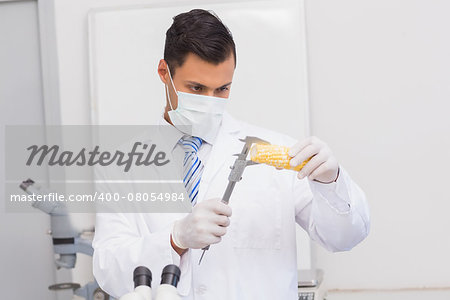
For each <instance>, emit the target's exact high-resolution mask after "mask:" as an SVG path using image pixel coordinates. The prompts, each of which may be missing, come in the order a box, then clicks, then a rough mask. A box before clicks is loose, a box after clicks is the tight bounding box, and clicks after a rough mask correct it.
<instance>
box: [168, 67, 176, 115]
mask: <svg viewBox="0 0 450 300" xmlns="http://www.w3.org/2000/svg"><path fill="white" fill-rule="evenodd" d="M166 64H167V63H166ZM167 71H169V78H170V82H171V83H172V87H173V90H174V91H175V93H176V94H177V95H178V91H177V89H176V88H175V84H174V83H173V79H172V74H170V68H169V64H167ZM166 92H167V97H168V98H169V105H170V109H171V110H173V107H172V99H170V94H169V87H168V86H167V84H166Z"/></svg>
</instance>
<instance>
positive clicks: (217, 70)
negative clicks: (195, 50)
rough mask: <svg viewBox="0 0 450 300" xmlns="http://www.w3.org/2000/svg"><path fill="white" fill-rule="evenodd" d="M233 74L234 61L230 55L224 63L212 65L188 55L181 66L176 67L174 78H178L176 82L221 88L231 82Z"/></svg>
mask: <svg viewBox="0 0 450 300" xmlns="http://www.w3.org/2000/svg"><path fill="white" fill-rule="evenodd" d="M233 74H234V59H233V56H232V55H231V56H230V57H229V58H228V59H227V60H225V61H224V62H221V63H219V64H213V63H209V62H207V61H205V60H202V59H201V58H200V57H198V56H196V55H194V54H188V56H187V57H186V60H185V61H184V63H183V65H182V66H180V67H177V69H176V76H175V77H178V78H177V79H178V80H182V81H185V82H187V81H190V82H192V83H199V84H201V85H205V86H210V85H214V86H215V85H218V86H222V85H225V84H228V83H230V82H231V81H232V78H233Z"/></svg>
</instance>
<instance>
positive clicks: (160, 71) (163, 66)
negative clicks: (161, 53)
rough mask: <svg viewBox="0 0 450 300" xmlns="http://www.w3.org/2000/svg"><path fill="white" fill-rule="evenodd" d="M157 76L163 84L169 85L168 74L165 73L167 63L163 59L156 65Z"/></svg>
mask: <svg viewBox="0 0 450 300" xmlns="http://www.w3.org/2000/svg"><path fill="white" fill-rule="evenodd" d="M158 75H159V78H160V79H161V81H162V82H163V83H164V84H168V83H169V81H168V80H169V72H168V71H167V63H166V61H165V60H164V59H161V60H160V61H159V64H158Z"/></svg>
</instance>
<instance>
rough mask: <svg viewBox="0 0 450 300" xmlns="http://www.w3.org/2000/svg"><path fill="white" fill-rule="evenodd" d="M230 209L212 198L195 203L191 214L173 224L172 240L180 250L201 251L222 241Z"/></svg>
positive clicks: (217, 199) (227, 224) (228, 221)
mask: <svg viewBox="0 0 450 300" xmlns="http://www.w3.org/2000/svg"><path fill="white" fill-rule="evenodd" d="M230 216H231V207H229V206H228V205H226V204H225V203H223V202H221V199H219V198H214V199H208V200H204V201H202V202H200V203H197V204H196V205H195V206H194V208H193V209H192V212H191V213H189V214H188V215H187V216H186V217H184V218H183V219H181V220H178V221H176V222H175V224H174V226H173V230H172V240H173V242H174V244H175V245H176V246H177V247H179V248H181V249H187V248H192V249H201V248H203V247H205V246H208V245H211V244H217V243H219V242H220V241H221V240H222V238H221V237H222V236H224V235H225V234H226V232H227V227H228V226H229V225H230V219H229V218H228V217H230Z"/></svg>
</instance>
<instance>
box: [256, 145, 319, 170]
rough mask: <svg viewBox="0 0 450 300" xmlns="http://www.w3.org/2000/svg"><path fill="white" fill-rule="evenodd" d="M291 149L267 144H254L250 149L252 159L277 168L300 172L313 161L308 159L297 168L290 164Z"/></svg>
mask: <svg viewBox="0 0 450 300" xmlns="http://www.w3.org/2000/svg"><path fill="white" fill-rule="evenodd" d="M289 149H290V148H289V147H286V146H278V145H266V144H253V145H252V147H251V148H250V159H251V160H252V161H254V162H257V163H263V164H267V165H270V166H274V167H277V168H283V169H288V170H294V171H300V170H301V169H302V168H303V167H304V166H305V165H306V163H307V162H308V161H309V160H310V159H311V158H308V159H307V160H305V161H304V162H302V163H301V164H299V165H298V166H296V167H292V166H291V165H290V164H289V161H290V160H291V157H290V156H289V154H288V152H289Z"/></svg>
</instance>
